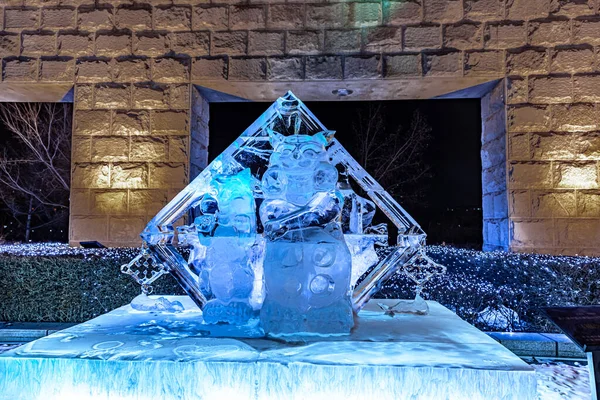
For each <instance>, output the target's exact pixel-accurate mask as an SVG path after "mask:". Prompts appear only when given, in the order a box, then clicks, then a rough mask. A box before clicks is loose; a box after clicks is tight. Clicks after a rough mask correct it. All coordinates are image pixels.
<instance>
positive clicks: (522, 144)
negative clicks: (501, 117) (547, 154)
mask: <svg viewBox="0 0 600 400" xmlns="http://www.w3.org/2000/svg"><path fill="white" fill-rule="evenodd" d="M529 135H530V134H529V133H509V134H508V157H509V159H510V160H512V161H528V160H531V149H530V143H529V142H530V139H529Z"/></svg>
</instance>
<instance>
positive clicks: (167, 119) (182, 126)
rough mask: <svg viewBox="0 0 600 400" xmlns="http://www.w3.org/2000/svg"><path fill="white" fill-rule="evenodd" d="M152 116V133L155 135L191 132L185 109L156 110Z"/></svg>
mask: <svg viewBox="0 0 600 400" xmlns="http://www.w3.org/2000/svg"><path fill="white" fill-rule="evenodd" d="M151 118H152V119H151V122H152V133H153V134H155V135H187V134H189V125H188V122H189V118H188V113H187V112H185V111H155V112H153V113H152V116H151Z"/></svg>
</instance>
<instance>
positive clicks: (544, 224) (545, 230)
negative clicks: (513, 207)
mask: <svg viewBox="0 0 600 400" xmlns="http://www.w3.org/2000/svg"><path fill="white" fill-rule="evenodd" d="M511 225H512V229H511V230H512V238H513V240H512V246H514V247H538V248H539V247H553V246H554V220H553V219H525V220H522V219H513V220H512V221H511Z"/></svg>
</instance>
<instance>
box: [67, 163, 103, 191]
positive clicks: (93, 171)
mask: <svg viewBox="0 0 600 400" xmlns="http://www.w3.org/2000/svg"><path fill="white" fill-rule="evenodd" d="M71 187H72V188H73V189H90V188H91V189H93V188H99V189H101V188H108V187H110V167H109V165H107V164H87V163H82V164H74V165H73V166H72V168H71Z"/></svg>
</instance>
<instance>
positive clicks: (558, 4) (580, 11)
mask: <svg viewBox="0 0 600 400" xmlns="http://www.w3.org/2000/svg"><path fill="white" fill-rule="evenodd" d="M595 3H596V2H595V1H594V0H580V1H569V0H552V1H551V3H550V13H551V14H552V15H557V16H567V17H581V16H584V15H593V14H594V13H595V12H596V9H597V5H596V4H595Z"/></svg>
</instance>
